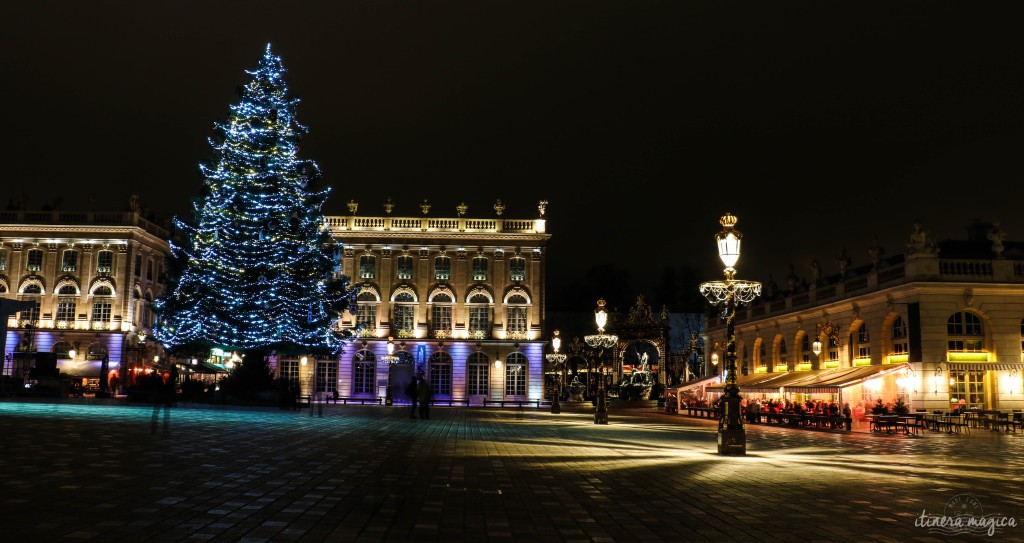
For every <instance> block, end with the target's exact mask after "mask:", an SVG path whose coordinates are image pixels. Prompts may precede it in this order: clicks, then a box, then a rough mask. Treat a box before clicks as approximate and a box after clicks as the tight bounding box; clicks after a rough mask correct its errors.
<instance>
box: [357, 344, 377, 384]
mask: <svg viewBox="0 0 1024 543" xmlns="http://www.w3.org/2000/svg"><path fill="white" fill-rule="evenodd" d="M352 372H353V373H352V393H353V394H373V389H374V382H375V381H376V378H377V356H376V355H374V354H373V352H371V351H368V350H361V351H359V352H357V353H356V354H355V360H354V361H353V364H352Z"/></svg>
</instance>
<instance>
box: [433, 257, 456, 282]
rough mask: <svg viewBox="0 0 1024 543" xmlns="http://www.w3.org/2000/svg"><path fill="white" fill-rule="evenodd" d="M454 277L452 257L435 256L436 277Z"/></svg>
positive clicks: (439, 279)
mask: <svg viewBox="0 0 1024 543" xmlns="http://www.w3.org/2000/svg"><path fill="white" fill-rule="evenodd" d="M451 278H452V259H451V258H449V257H447V256H438V257H435V258H434V279H436V280H438V281H449V280H451Z"/></svg>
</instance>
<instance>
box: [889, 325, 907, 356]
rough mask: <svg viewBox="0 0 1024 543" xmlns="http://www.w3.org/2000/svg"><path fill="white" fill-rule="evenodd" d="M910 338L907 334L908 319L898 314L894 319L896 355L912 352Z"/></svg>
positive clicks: (893, 344)
mask: <svg viewBox="0 0 1024 543" xmlns="http://www.w3.org/2000/svg"><path fill="white" fill-rule="evenodd" d="M909 341H910V339H909V336H908V334H907V321H905V320H903V317H901V316H897V317H896V318H895V319H893V321H892V354H894V355H904V356H905V355H909V354H910V343H909Z"/></svg>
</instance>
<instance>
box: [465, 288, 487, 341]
mask: <svg viewBox="0 0 1024 543" xmlns="http://www.w3.org/2000/svg"><path fill="white" fill-rule="evenodd" d="M469 337H470V338H471V339H489V338H490V337H491V299H490V298H489V297H488V296H487V295H486V294H483V293H478V294H474V295H472V296H470V297H469Z"/></svg>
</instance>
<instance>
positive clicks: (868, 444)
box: [0, 399, 1024, 543]
mask: <svg viewBox="0 0 1024 543" xmlns="http://www.w3.org/2000/svg"><path fill="white" fill-rule="evenodd" d="M151 414H152V409H151V408H150V407H148V406H143V405H131V404H125V403H124V402H111V403H110V404H101V403H98V402H92V401H89V400H83V401H79V402H73V401H62V402H60V403H46V402H30V401H23V400H19V401H14V400H11V399H3V400H0V443H2V444H3V445H2V450H3V454H2V455H0V489H2V498H0V499H2V511H3V519H4V526H3V528H2V530H3V531H2V532H0V533H2V534H3V536H2V539H3V541H12V542H23V541H47V542H52V541H104V542H106V541H146V542H147V543H149V542H153V543H156V542H165V541H168V542H169V541H217V542H220V541H230V542H262V541H267V542H277V541H304V542H321V541H445V542H448V541H508V542H512V541H528V542H530V543H538V542H547V541H566V542H571V541H581V542H582V541H594V542H608V541H616V542H631V541H672V542H688V541H807V542H813V541H822V542H844V541H892V542H897V541H899V542H902V541H979V540H982V541H1024V526H1018V527H1008V528H1002V529H1001V530H998V531H996V533H995V534H994V535H992V536H987V535H977V536H976V535H968V534H952V535H951V534H945V535H944V534H940V533H930V532H929V529H928V528H926V527H919V526H915V519H916V518H918V517H919V516H920V515H921V513H922V511H927V513H928V514H929V515H942V514H943V512H944V509H945V508H946V507H947V503H949V502H950V500H953V499H954V497H956V496H963V495H969V496H970V497H973V498H974V499H975V500H976V501H974V502H970V503H972V504H973V505H972V507H973V508H974V509H973V510H972V511H973V512H974V513H975V514H979V515H980V514H982V513H981V510H980V509H979V507H981V508H983V514H984V515H990V516H995V517H1000V518H1001V517H1013V518H1014V519H1018V520H1017V521H1018V522H1022V523H1024V518H1022V517H1024V488H1022V486H1021V476H1022V474H1024V452H1022V447H1024V434H1021V433H1017V434H1005V433H998V432H989V431H984V430H972V432H971V434H970V435H947V434H939V433H935V432H925V433H924V434H922V435H921V436H917V437H912V436H911V437H907V436H901V435H874V434H869V433H865V432H853V433H843V434H839V433H826V432H817V431H813V430H798V429H787V428H775V427H770V426H760V425H748V426H747V440H748V444H747V450H748V455H747V456H746V457H741V458H723V457H719V456H718V455H717V454H715V450H716V447H715V438H716V435H715V422H714V421H709V420H706V419H696V418H689V417H685V416H677V415H669V414H665V413H662V412H660V411H655V410H653V409H616V408H615V407H614V406H613V407H612V409H611V410H610V416H609V420H610V423H609V424H608V425H607V426H601V425H594V424H593V408H592V407H590V406H589V404H587V405H581V406H574V405H572V404H569V405H565V404H563V411H562V413H561V414H559V415H552V414H550V413H549V412H547V409H546V408H545V409H541V410H538V409H535V408H524V409H516V408H511V409H499V408H487V409H484V408H446V407H434V408H432V409H431V419H430V420H412V419H409V417H408V408H407V407H401V406H395V407H382V406H366V407H362V406H335V405H328V406H326V407H325V408H324V410H323V416H322V417H317V416H310V413H309V411H308V410H306V411H302V412H294V411H281V410H277V409H243V408H230V407H223V408H220V407H212V406H204V405H184V406H178V407H176V408H174V410H173V412H172V415H171V421H170V432H169V433H168V434H166V435H165V434H163V433H162V432H160V431H159V430H158V432H157V433H155V434H154V433H152V432H151V430H150V420H151ZM954 503H959V502H956V501H955V500H954Z"/></svg>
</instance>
